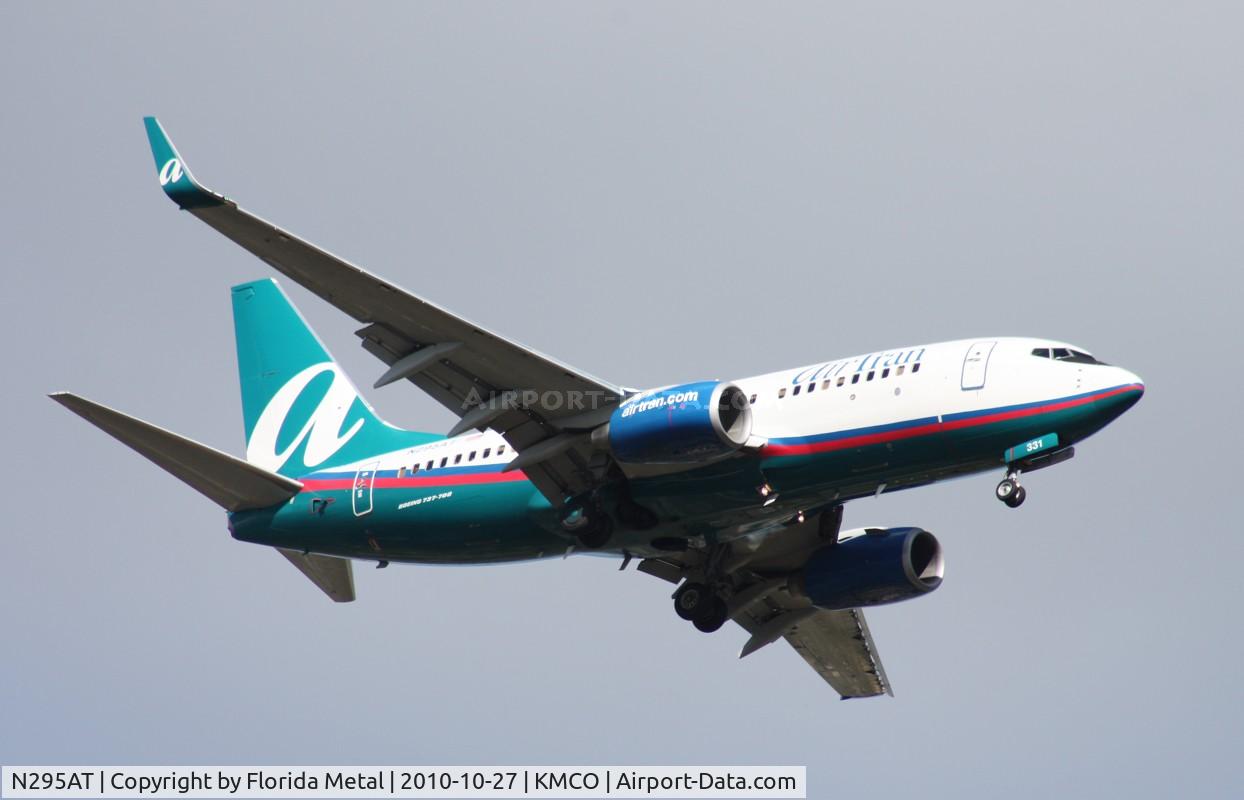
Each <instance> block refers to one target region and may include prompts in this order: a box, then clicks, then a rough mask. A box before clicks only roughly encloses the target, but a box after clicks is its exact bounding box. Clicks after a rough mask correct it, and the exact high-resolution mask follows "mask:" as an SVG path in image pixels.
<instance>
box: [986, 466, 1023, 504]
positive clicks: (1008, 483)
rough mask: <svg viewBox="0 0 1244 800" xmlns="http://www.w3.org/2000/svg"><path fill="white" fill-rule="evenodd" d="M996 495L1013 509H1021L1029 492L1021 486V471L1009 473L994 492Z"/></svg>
mask: <svg viewBox="0 0 1244 800" xmlns="http://www.w3.org/2000/svg"><path fill="white" fill-rule="evenodd" d="M994 495H995V496H996V497H997V498H998V499H999V500H1001V501H1002V502H1004V503H1006V504H1007V505H1008V506H1010V507H1011V508H1019V507H1020V506H1021V505H1023V502H1024V499H1025V498H1027V497H1028V492H1027V491H1025V490H1024V487H1023V486H1020V485H1019V470H1010V471H1008V472H1007V473H1006V477H1005V478H1003V479H1002V482H1001V483H999V484H998V488H997V489H995V490H994Z"/></svg>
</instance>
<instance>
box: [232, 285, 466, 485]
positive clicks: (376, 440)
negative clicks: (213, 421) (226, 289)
mask: <svg viewBox="0 0 1244 800" xmlns="http://www.w3.org/2000/svg"><path fill="white" fill-rule="evenodd" d="M233 324H234V331H235V334H236V336H237V346H238V373H239V377H240V379H241V383H242V417H243V419H244V421H245V423H246V460H247V461H249V462H250V463H252V464H255V465H257V466H260V467H262V468H264V469H266V470H270V471H272V472H276V473H279V474H281V475H286V476H290V477H297V476H300V475H306V474H308V473H311V472H316V471H322V470H325V469H329V468H332V467H336V466H345V465H348V464H354V463H356V462H360V461H364V460H366V459H367V458H369V457H371V456H377V455H380V454H382V453H390V452H393V451H394V450H401V449H404V448H407V447H415V446H417V445H420V444H426V443H427V442H430V441H434V440H436V439H440V438H443V437H441V436H439V435H437V434H432V433H419V432H416V431H407V430H402V429H400V428H396V427H394V426H392V425H390V424H388V423H387V422H385V421H384V420H382V419H380V418H379V417H377V416H376V413H375V411H373V410H372V408H371V406H370V405H368V404H367V401H365V400H364V399H363V398H362V396H361V395H360V394H359V392H358V389H356V388H355V387H354V384H353V383H351V382H350V379H349V378H347V377H346V375H345V373H344V372H343V371H342V370H341V368H340V367H338V366H337V363H336V362H335V361H333V357H332V356H331V355H329V353H328V350H326V349H325V348H324V345H323V344H322V343H321V342H320V340H319V337H317V336H316V335H315V333H314V332H313V331H312V330H311V328H310V327H309V326H308V325H307V323H306V321H305V320H303V318H302V315H301V314H299V313H298V310H297V309H296V308H294V306H293V304H292V303H290V301H289V298H288V297H286V296H285V293H284V292H282V291H281V288H280V287H279V286H277V284H276V281H273V280H270V279H269V280H260V281H253V282H251V283H244V284H241V285H239V286H235V287H233Z"/></svg>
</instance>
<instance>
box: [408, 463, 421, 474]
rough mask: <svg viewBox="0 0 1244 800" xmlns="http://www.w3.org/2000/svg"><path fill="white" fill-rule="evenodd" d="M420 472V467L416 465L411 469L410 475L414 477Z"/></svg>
mask: <svg viewBox="0 0 1244 800" xmlns="http://www.w3.org/2000/svg"><path fill="white" fill-rule="evenodd" d="M418 471H419V465H418V464H415V465H414V466H413V467H411V468H410V474H411V475H414V474H415V473H416V472H418Z"/></svg>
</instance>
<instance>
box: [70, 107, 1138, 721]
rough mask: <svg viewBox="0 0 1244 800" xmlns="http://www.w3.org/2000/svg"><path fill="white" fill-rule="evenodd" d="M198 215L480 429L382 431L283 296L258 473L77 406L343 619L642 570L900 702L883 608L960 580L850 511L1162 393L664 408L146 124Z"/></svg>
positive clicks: (757, 390) (913, 363) (690, 615)
mask: <svg viewBox="0 0 1244 800" xmlns="http://www.w3.org/2000/svg"><path fill="white" fill-rule="evenodd" d="M144 121H145V125H146V130H147V136H148V139H149V141H150V145H151V149H152V154H153V156H154V159H155V165H156V170H157V174H158V176H159V180H160V185H161V186H162V187H163V190H164V192H165V194H167V195H168V197H169V198H171V199H172V200H173V201H174V202H176V203H177V205H178V206H179V207H180V208H181V209H183V210H185V211H188V212H189V213H190V214H192V215H193V216H195V217H197V218H198V219H200V220H202V221H203V222H205V223H207V224H208V225H209V226H210V227H212V228H214V229H216V230H217V231H218V232H220V233H222V234H224V235H225V236H226V237H227V238H229V239H231V240H233V241H234V242H236V243H237V244H239V245H241V246H242V247H243V248H244V249H246V250H248V251H250V252H251V253H253V254H254V255H256V256H258V257H259V259H260V260H262V261H263V262H265V263H266V264H268V265H269V266H270V267H272V268H273V269H275V270H276V271H278V272H280V273H282V274H283V275H285V276H286V277H288V278H290V279H292V280H293V281H295V282H296V283H298V284H300V285H302V286H303V287H305V288H306V289H309V290H310V291H311V292H313V293H314V294H316V295H318V296H319V297H321V298H323V299H324V300H326V301H328V302H329V303H331V304H332V305H334V306H336V307H337V308H338V309H340V310H341V311H343V312H345V313H346V314H348V315H349V316H350V317H353V318H354V319H355V320H357V321H358V322H359V323H361V325H362V327H361V328H360V329H359V330H358V331H357V335H358V337H359V338H360V340H361V343H362V346H363V348H364V349H366V350H367V351H368V352H369V353H371V354H372V355H374V356H376V358H378V359H379V360H380V361H381V362H383V365H384V368H385V370H384V372H383V374H381V375H380V377H379V379H377V380H376V381H375V384H374V387H375V388H380V387H383V386H387V385H390V384H394V383H399V382H406V383H409V384H413V385H414V386H415V387H416V388H418V389H421V390H423V391H424V392H426V393H427V394H429V395H430V396H431V397H432V398H434V399H435V400H437V401H438V402H440V403H441V405H443V406H445V407H446V408H447V409H449V410H450V411H451V412H453V413H454V414H455V415H456V416H457V417H458V422H457V423H456V424H454V425H453V426H452V427H451V428H450V429H449V430H448V431H447V432H446V433H445V434H444V435H442V434H439V433H427V432H419V431H410V430H404V429H400V428H397V427H395V426H393V425H390V424H388V423H386V422H384V421H383V420H382V419H380V418H379V417H378V416H377V415H376V413H375V411H374V410H373V409H372V407H371V406H370V405H369V404H368V402H367V401H366V400H365V399H364V398H363V396H362V395H361V394H360V393H359V391H358V390H357V389H356V388H355V386H354V384H352V383H351V381H350V379H349V378H348V377H347V376H346V375H345V373H344V372H343V371H342V369H341V368H340V367H339V366H338V364H337V363H336V362H335V361H334V360H333V358H332V356H331V355H329V353H328V351H327V350H326V349H325V348H324V346H323V344H322V343H321V342H320V340H319V339H318V338H317V337H316V335H315V333H314V332H313V331H312V330H311V329H310V328H309V327H308V325H307V324H306V322H305V321H304V320H303V318H302V317H301V315H300V314H299V312H298V311H297V310H296V309H295V308H294V306H293V305H292V304H291V303H290V301H289V299H288V298H287V296H286V295H285V293H284V292H283V291H282V290H281V288H280V287H279V286H278V285H277V283H276V282H275V281H274V280H272V279H262V280H255V281H251V282H248V283H243V284H241V285H238V286H234V287H233V288H232V301H233V318H234V326H235V334H236V342H237V359H238V370H239V376H240V382H241V393H242V415H243V421H244V425H245V430H246V454H245V458H238V457H235V456H232V455H229V454H227V453H224V452H221V451H219V450H216V449H213V448H210V447H208V446H206V445H203V444H199V443H197V442H194V441H192V440H189V439H186V438H184V437H181V436H178V435H177V434H174V433H171V432H169V431H167V430H164V429H162V428H159V427H156V426H154V425H152V424H150V423H147V422H144V421H142V420H139V419H136V418H134V417H131V416H128V415H125V414H122V413H121V412H118V411H115V410H113V409H110V408H108V407H106V406H102V405H100V404H97V403H94V402H92V401H90V400H86V399H84V398H82V397H79V396H77V395H74V394H69V393H64V392H61V393H56V394H53V395H51V397H52V398H53V399H54V400H56V401H57V402H59V403H61V404H62V405H64V406H65V407H67V408H68V409H69V410H71V411H73V412H75V413H76V414H78V415H80V416H82V417H84V418H85V419H86V420H87V421H89V422H91V423H92V424H94V425H96V426H97V427H99V428H101V429H102V430H104V431H105V432H106V433H108V434H110V435H112V436H113V437H115V438H117V439H118V440H120V441H121V442H122V443H124V444H126V445H128V446H129V447H131V448H133V449H134V450H136V451H137V452H139V453H140V454H142V455H143V456H145V457H147V458H148V459H150V460H151V461H153V462H154V463H156V464H157V465H158V466H160V467H162V468H163V469H165V470H167V471H168V472H170V473H171V474H173V475H174V476H176V477H177V478H179V479H181V480H182V481H184V482H185V483H187V484H188V485H190V486H191V487H193V488H194V489H196V490H197V491H199V492H200V493H202V494H203V495H205V496H206V497H207V498H209V499H210V500H212V501H214V502H216V503H217V504H218V505H220V506H221V507H223V508H224V509H225V511H226V512H227V519H228V530H229V532H230V534H231V535H232V536H233V538H235V539H237V540H239V541H243V542H251V543H254V544H258V545H264V546H268V547H272V548H275V549H276V550H277V551H278V552H279V553H281V555H283V556H284V557H285V558H287V559H288V560H289V561H290V562H291V563H293V565H294V566H295V567H297V568H298V569H299V570H300V571H301V572H302V573H303V574H304V575H306V577H308V578H309V579H310V580H311V581H312V582H313V583H314V584H315V585H316V586H317V587H319V588H320V589H321V590H322V591H323V592H324V593H325V594H326V595H328V597H330V598H331V599H332V600H334V601H338V602H348V601H352V600H354V598H355V590H354V578H353V571H352V562H353V561H354V560H359V561H365V562H374V563H375V564H376V566H377V567H386V566H388V565H389V564H390V563H391V562H406V563H425V564H491V563H501V562H510V561H520V560H527V559H537V558H552V557H564V556H566V555H569V554H571V553H588V554H595V555H606V556H612V557H616V558H619V559H621V565H620V569H623V570H625V569H626V568H627V567H628V566H629V565H630V564H631V563H632V561H636V562H637V566H636V569H637V570H638V571H641V572H644V573H647V574H649V575H652V576H654V577H656V578H659V579H661V580H664V581H667V582H668V583H669V584H670V585H671V586H675V587H676V588H674V589H673V591H672V600H673V605H674V610H675V612H676V613H677V615H678V616H679V617H681V618H682V619H684V620H687V621H689V622H691V623H692V625H693V626H694V627H695V628H697V629H698V630H701V631H704V632H713V631H716V630H718V629H720V628H721V627H722V626H723V625H725V623H726V622H728V621H731V620H733V621H734V622H736V623H738V624H739V625H740V626H742V628H744V629H745V631H746V633H747V634H748V637H749V638H748V639H747V642H746V644H745V645H744V646H743V648H742V651H741V653H740V656H747V655H749V654H751V653H754V652H756V651H757V650H759V649H760V648H762V647H765V646H767V645H769V644H771V643H773V642H776V641H777V640H778V639H785V640H786V641H787V642H788V643H789V644H790V645H791V646H792V647H793V648H794V650H795V651H796V652H798V654H799V655H800V656H801V657H802V658H803V659H804V660H805V661H806V662H807V663H808V664H809V665H810V666H811V667H812V668H813V669H814V670H815V671H816V672H817V673H818V674H819V675H820V676H821V677H822V678H823V679H824V680H825V681H826V682H827V683H829V684H830V686H832V687H833V689H835V690H836V691H837V692H838V694H839V695H840V696H841V697H842V698H843V699H848V698H855V697H870V696H875V695H881V694H890V695H892V694H893V690H892V687H891V685H890V683H889V680H888V679H887V677H886V674H885V670H884V669H883V667H882V664H881V659H880V657H879V655H878V651H877V647H876V645H875V644H874V642H873V638H872V635H871V633H870V632H869V629H868V625H867V623H866V621H865V618H864V613H863V609H864V608H866V607H870V606H875V605H881V604H886V603H894V602H898V601H902V600H908V599H911V598H914V597H919V596H922V595H925V594H927V593H929V592H931V591H933V590H935V589H937V587H938V586H939V585H940V584H941V582H942V577H943V572H944V558H943V554H942V549H941V546H940V544H939V543H938V540H937V539H936V537H935V536H934V535H933V534H932V533H930V532H929V531H927V530H924V529H923V528H920V527H914V526H912V527H895V528H880V527H864V528H858V529H853V530H843V529H842V521H843V508H844V504H845V503H847V502H849V501H851V500H855V499H859V498H866V497H878V496H880V495H882V494H889V493H892V492H896V491H901V490H906V489H912V488H916V487H920V486H927V485H929V484H933V483H937V482H939V481H944V480H947V479H951V478H958V477H962V476H967V475H974V474H978V473H983V472H990V471H994V472H998V473H1001V476H1002V478H1001V480H1000V482H999V483H998V484H997V488H996V490H995V495H996V497H997V499H998V500H1000V501H1002V502H1003V503H1005V504H1006V505H1008V506H1010V507H1011V508H1018V507H1019V506H1020V505H1021V504H1022V503H1023V502H1024V500H1025V498H1026V496H1027V490H1026V489H1025V487H1024V486H1023V485H1022V484H1021V481H1020V478H1021V475H1022V474H1023V473H1027V472H1032V471H1035V470H1038V469H1043V468H1045V467H1049V466H1053V465H1055V464H1059V463H1062V462H1064V461H1066V460H1067V459H1069V458H1071V457H1072V456H1073V455H1074V454H1075V446H1076V445H1077V444H1079V443H1080V442H1081V441H1083V440H1084V439H1086V438H1088V437H1089V436H1091V435H1092V434H1094V433H1096V432H1097V431H1099V430H1101V429H1102V428H1103V427H1105V426H1106V425H1108V424H1109V423H1111V422H1112V421H1113V420H1115V419H1116V418H1117V417H1119V416H1120V415H1121V414H1123V413H1124V412H1125V411H1127V410H1128V409H1129V408H1131V407H1132V406H1133V405H1134V404H1135V403H1136V402H1137V401H1138V400H1139V399H1140V397H1141V395H1142V394H1143V393H1144V384H1143V383H1142V381H1141V379H1140V378H1139V377H1137V376H1136V375H1135V374H1133V373H1131V372H1129V371H1127V370H1125V369H1123V368H1121V367H1117V366H1111V365H1108V364H1105V363H1103V362H1101V361H1099V360H1098V359H1097V358H1095V357H1094V356H1093V355H1091V354H1090V353H1089V352H1088V351H1087V350H1084V349H1082V348H1080V347H1077V346H1074V345H1071V344H1068V343H1066V342H1061V341H1051V340H1046V339H1033V338H1021V337H997V336H992V337H985V336H982V337H978V338H975V339H965V340H961V341H952V342H941V343H938V344H925V345H914V346H909V347H899V348H894V349H889V350H880V351H876V352H871V353H866V354H862V355H856V356H851V357H847V358H837V359H833V360H830V361H824V362H820V363H817V364H812V365H808V366H802V367H797V368H794V369H782V370H778V371H776V372H770V373H767V374H764V375H758V376H755V377H748V378H739V379H736V380H716V379H704V378H702V377H698V378H697V379H695V380H692V381H689V382H686V383H681V384H677V385H672V386H662V387H657V388H651V389H644V390H638V389H633V388H628V387H625V386H622V385H619V384H614V383H609V382H607V381H605V380H602V379H600V378H596V377H593V376H591V375H589V374H587V373H585V372H582V371H580V370H578V369H575V368H573V367H570V366H568V365H566V364H563V363H561V362H559V361H556V360H554V359H552V358H550V357H549V356H546V355H543V354H541V353H538V352H536V351H534V350H531V349H530V348H527V347H524V346H523V345H521V344H518V343H516V342H514V341H512V340H509V339H506V338H504V337H502V336H500V335H499V334H496V333H493V332H491V331H489V330H487V329H485V328H484V327H482V326H480V325H477V324H475V323H473V322H470V321H468V320H466V319H463V318H462V317H459V316H457V315H455V314H453V313H451V312H450V311H447V310H445V309H443V308H440V307H438V306H436V305H434V304H433V303H431V302H429V301H428V300H425V299H423V298H421V297H419V296H417V295H414V294H412V293H410V292H407V291H405V290H404V289H401V288H399V287H398V286H396V285H394V284H392V283H390V282H388V281H386V280H384V279H382V278H379V277H377V276H375V275H372V274H370V273H368V272H365V271H364V270H362V269H360V268H359V267H356V266H354V265H352V264H350V263H348V262H346V261H344V260H342V259H340V258H338V257H336V256H334V255H332V254H331V253H328V252H326V251H324V250H322V249H320V248H318V247H316V246H315V245H313V244H310V243H308V242H306V241H304V240H302V239H300V238H298V237H297V236H295V235H294V234H292V233H290V232H288V231H286V230H284V229H282V228H279V227H277V226H275V225H273V224H271V223H269V222H266V221H264V220H262V219H260V218H259V217H257V216H255V215H253V214H250V213H249V212H247V211H244V210H243V209H241V208H240V207H238V205H237V203H235V202H234V201H233V200H231V199H229V198H227V197H225V196H224V195H221V194H217V193H216V192H213V191H211V190H209V189H206V188H205V187H204V186H203V185H202V184H201V183H199V182H198V181H197V180H196V179H195V178H194V176H193V175H192V173H191V172H190V169H189V167H188V166H187V165H186V162H185V161H184V159H182V157H181V156H180V155H179V154H178V152H177V150H176V149H175V148H174V146H173V144H172V142H171V140H170V139H169V138H168V136H167V134H166V133H165V131H164V129H163V128H162V127H161V125H160V123H159V122H158V121H157V120H156V119H155V118H154V117H147V118H145V120H144Z"/></svg>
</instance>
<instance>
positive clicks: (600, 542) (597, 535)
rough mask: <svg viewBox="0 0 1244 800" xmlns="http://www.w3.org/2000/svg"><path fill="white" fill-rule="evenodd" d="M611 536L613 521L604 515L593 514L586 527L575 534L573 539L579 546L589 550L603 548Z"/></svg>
mask: <svg viewBox="0 0 1244 800" xmlns="http://www.w3.org/2000/svg"><path fill="white" fill-rule="evenodd" d="M612 535H613V520H611V519H610V518H609V515H608V514H604V513H598V514H593V515H592V519H590V520H589V521H588V523H587V526H586V527H584V528H581V529H580V530H578V531H576V532H575V538H577V539H578V540H579V544H581V545H583V546H584V547H586V548H587V549H589V550H595V549H597V548H599V547H604V546H605V545H606V544H608V542H609V537H611V536H612Z"/></svg>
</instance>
